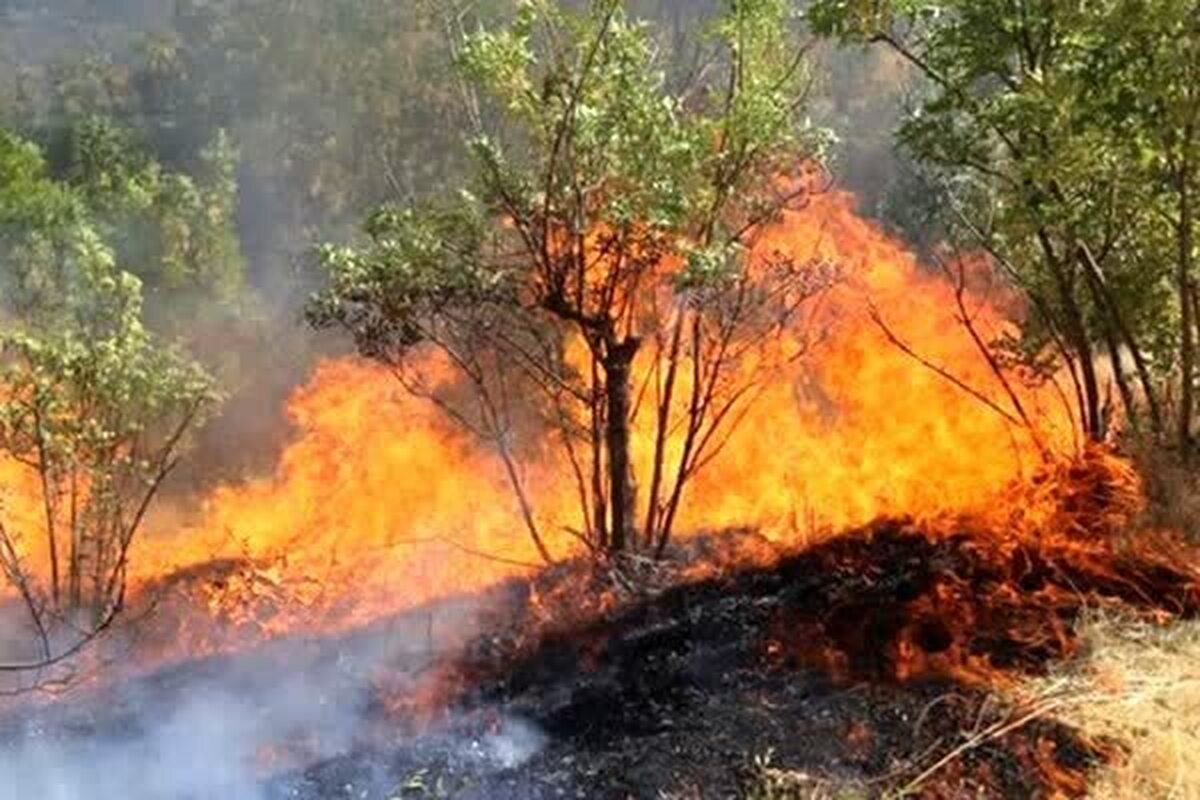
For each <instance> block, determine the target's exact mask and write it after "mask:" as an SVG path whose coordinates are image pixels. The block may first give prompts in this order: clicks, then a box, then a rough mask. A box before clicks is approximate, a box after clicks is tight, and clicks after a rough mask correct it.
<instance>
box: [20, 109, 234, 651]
mask: <svg viewBox="0 0 1200 800" xmlns="http://www.w3.org/2000/svg"><path fill="white" fill-rule="evenodd" d="M99 230H100V228H99V227H98V226H97V225H96V224H95V222H94V221H93V219H92V217H91V213H90V210H89V201H88V199H87V198H86V197H85V196H84V194H83V193H82V192H81V191H80V190H78V189H76V188H75V187H72V186H70V185H68V184H65V183H62V182H59V181H55V180H53V179H51V178H50V177H49V176H48V173H47V169H46V164H45V162H44V160H43V159H42V156H41V154H40V152H39V151H38V149H37V148H36V147H34V146H33V145H32V144H30V143H28V142H24V141H22V140H20V139H18V138H16V137H15V136H12V135H11V134H8V133H4V132H0V278H2V279H3V288H4V293H3V294H2V295H0V297H2V298H3V300H2V301H0V400H2V401H3V402H2V403H0V454H2V455H3V457H5V458H7V459H11V460H14V461H16V462H18V463H19V464H21V465H23V466H24V467H25V468H27V469H29V470H31V471H32V473H33V474H34V475H35V476H36V482H37V485H38V488H39V490H40V491H39V494H40V498H39V499H40V503H41V504H42V507H43V522H42V524H41V526H40V530H36V531H32V530H28V529H21V528H18V527H15V526H11V525H9V524H7V523H6V521H5V520H4V518H3V516H0V571H2V573H3V575H4V576H5V578H6V579H7V580H8V582H9V584H10V585H11V586H12V587H13V588H15V589H16V590H17V591H18V593H19V594H20V596H21V598H22V599H23V600H24V602H25V605H26V607H27V609H28V611H29V614H30V618H31V621H32V623H33V626H34V629H35V630H36V633H37V638H38V642H39V649H40V653H39V654H38V656H37V657H36V658H34V659H33V660H32V661H31V662H30V663H29V664H22V665H8V666H6V667H3V669H4V670H5V671H19V670H27V669H29V670H32V669H37V668H40V667H42V666H45V665H49V664H52V663H55V662H57V661H59V660H61V659H63V658H64V657H66V656H67V655H69V654H71V653H74V652H75V651H76V650H77V649H78V648H79V647H80V646H82V644H83V643H84V642H86V641H87V640H89V639H90V638H92V637H93V636H94V635H95V634H96V633H98V632H99V631H101V630H103V629H104V628H105V627H107V626H108V625H109V624H110V623H111V622H112V621H113V619H115V617H116V615H117V614H118V613H119V611H120V609H121V608H122V604H123V601H124V596H125V588H126V587H125V579H126V574H127V570H128V565H129V555H130V548H131V546H132V545H133V542H134V540H135V538H136V535H137V533H138V531H139V529H140V527H141V524H142V522H143V520H144V518H145V515H146V512H147V511H148V510H149V508H150V506H151V503H152V502H153V500H154V498H155V495H156V494H157V493H158V490H159V489H160V488H161V486H162V482H163V480H164V479H165V478H166V476H167V475H168V474H169V473H170V471H171V470H172V468H173V467H174V466H175V463H176V461H177V458H178V456H179V453H180V451H181V448H182V446H183V444H184V442H185V439H186V437H187V435H188V434H189V433H190V432H191V431H192V430H193V429H194V428H195V427H196V426H197V425H198V424H199V423H200V422H201V421H202V420H203V418H204V415H205V413H206V412H207V411H208V410H209V408H210V407H211V406H212V404H213V402H214V400H215V399H216V398H215V394H214V390H213V386H212V382H211V380H210V379H209V377H208V376H207V375H206V374H205V373H204V371H203V370H202V369H201V368H200V367H199V366H198V365H196V364H194V363H193V362H191V361H189V360H188V359H187V358H185V357H184V356H183V355H182V354H180V353H179V352H178V351H176V350H175V349H173V348H171V347H169V346H166V345H164V344H163V343H162V342H160V341H157V340H156V339H155V337H153V336H152V335H150V334H149V333H148V332H147V330H146V328H145V327H144V326H143V324H142V319H141V313H142V306H141V282H140V281H139V280H138V279H137V278H136V277H135V276H134V275H132V274H130V273H129V272H126V271H124V270H122V269H121V268H120V267H119V266H118V265H117V262H116V260H115V256H114V250H113V248H112V247H111V246H109V244H108V243H107V242H106V241H105V240H104V238H103V236H101V234H100V233H99Z"/></svg>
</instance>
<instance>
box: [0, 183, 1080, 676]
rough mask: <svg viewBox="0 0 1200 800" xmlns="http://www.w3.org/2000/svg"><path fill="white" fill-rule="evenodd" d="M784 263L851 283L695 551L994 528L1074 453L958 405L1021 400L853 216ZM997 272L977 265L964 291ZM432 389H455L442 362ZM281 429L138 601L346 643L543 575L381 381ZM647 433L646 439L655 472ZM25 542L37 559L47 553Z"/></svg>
mask: <svg viewBox="0 0 1200 800" xmlns="http://www.w3.org/2000/svg"><path fill="white" fill-rule="evenodd" d="M777 255H783V256H786V257H788V258H791V259H793V260H795V261H796V262H798V263H806V264H811V265H813V268H814V269H816V268H821V267H822V265H824V266H828V265H831V264H832V265H836V267H837V270H838V272H839V274H841V275H842V276H843V277H844V280H842V281H841V282H839V283H838V284H836V285H835V286H834V287H833V288H832V289H830V290H829V291H828V292H826V293H825V294H824V295H823V296H822V297H821V298H820V299H819V300H818V301H816V302H815V305H814V309H813V310H812V312H811V313H809V314H808V315H807V316H806V319H805V322H804V325H805V327H806V329H805V330H804V331H799V330H798V331H796V333H795V336H796V338H797V342H798V343H800V342H801V340H803V343H804V346H805V349H806V353H805V355H804V357H802V358H799V359H797V360H795V361H794V362H792V363H791V364H790V365H789V366H788V367H787V369H786V371H785V373H784V374H782V375H780V376H778V378H777V379H776V380H773V381H771V382H770V383H769V385H767V386H766V387H765V389H764V391H763V393H762V395H761V396H760V397H758V399H757V400H756V402H755V404H754V405H753V406H752V407H750V410H749V412H748V415H747V416H746V417H745V419H744V421H743V422H742V423H741V425H740V427H738V428H737V430H736V432H735V433H734V434H733V435H732V438H731V440H730V441H729V442H728V444H727V445H726V446H725V447H724V448H723V449H722V451H721V453H720V455H719V457H718V458H717V459H716V460H714V461H713V462H712V463H711V464H710V465H709V466H708V468H707V469H706V470H705V471H703V472H702V473H700V474H699V476H698V477H697V479H696V481H695V482H694V483H693V484H692V485H691V486H690V487H689V489H688V493H687V495H686V497H685V500H684V503H683V508H682V509H681V512H680V520H679V526H678V527H679V530H680V531H681V534H680V535H682V536H686V535H687V534H688V532H694V531H700V530H714V529H721V528H724V527H733V526H739V527H741V526H753V527H756V528H758V529H759V530H761V532H762V533H763V534H764V535H765V536H766V537H768V538H770V539H772V540H774V541H776V542H779V543H783V544H803V543H806V542H809V541H811V540H813V539H814V538H815V537H819V536H822V535H825V534H827V533H829V532H834V531H837V530H840V529H845V528H848V527H852V526H856V525H860V524H864V523H866V522H869V521H870V520H872V519H875V518H877V517H880V516H888V515H895V514H904V515H909V516H912V517H916V518H918V519H933V518H937V517H941V516H944V515H955V514H972V513H975V514H982V513H985V512H994V511H995V505H996V503H997V502H999V501H1001V500H1002V498H1003V497H1005V495H1004V492H1005V490H1006V487H1007V486H1009V485H1010V484H1011V483H1012V482H1014V481H1015V480H1017V479H1020V478H1024V477H1028V476H1029V475H1030V474H1031V473H1032V472H1033V470H1035V469H1036V468H1037V467H1038V465H1039V463H1040V462H1041V461H1042V456H1043V449H1045V450H1049V451H1050V452H1057V453H1066V452H1069V451H1070V450H1071V448H1072V446H1073V443H1072V440H1071V431H1072V424H1071V419H1070V414H1069V412H1068V411H1067V410H1066V408H1067V406H1066V404H1065V403H1064V401H1063V399H1062V396H1061V394H1060V393H1059V391H1058V390H1057V388H1056V387H1054V386H1053V384H1052V383H1049V382H1046V383H1043V384H1042V385H1040V386H1036V387H1030V386H1025V385H1020V386H1019V392H1020V398H1021V400H1022V402H1023V404H1024V407H1025V408H1026V410H1027V412H1028V414H1029V416H1030V417H1031V420H1032V422H1033V423H1034V425H1035V428H1036V430H1037V433H1038V436H1039V437H1040V440H1039V441H1040V444H1039V443H1035V441H1034V438H1033V437H1032V436H1030V435H1028V434H1027V433H1026V432H1023V431H1020V430H1017V429H1015V428H1014V426H1013V425H1012V424H1011V421H1010V420H1008V419H1006V418H1005V416H1003V415H1002V414H1001V413H999V411H998V410H997V409H996V408H993V407H989V405H988V404H987V403H985V402H983V401H981V400H980V399H979V398H978V397H976V396H973V395H972V394H971V393H969V392H968V391H964V389H963V388H962V387H963V386H969V387H972V388H973V389H975V390H976V391H977V393H979V394H982V395H983V396H985V397H987V398H993V399H994V404H995V405H996V406H1000V407H1001V408H1003V407H1005V404H1006V403H1008V402H1009V401H1008V400H1006V399H1005V395H1004V393H1003V392H1002V385H1001V384H1000V382H999V379H998V377H997V375H996V374H995V372H994V371H993V369H992V368H991V367H990V366H989V364H988V363H987V361H986V360H985V359H984V358H983V356H982V354H981V351H980V348H979V346H978V344H977V343H976V342H974V341H972V338H971V337H970V336H968V335H967V332H966V330H965V329H964V326H963V324H962V321H961V320H960V319H959V316H960V314H961V313H962V310H961V309H960V307H959V305H958V304H957V302H956V294H955V288H956V287H955V286H954V285H952V282H951V281H949V280H948V279H947V278H946V277H945V276H944V275H942V274H940V273H939V272H938V271H937V270H935V269H932V268H930V267H927V266H923V265H922V264H920V263H918V260H917V258H916V257H915V256H914V255H913V254H912V253H911V252H909V251H908V250H907V249H906V248H905V247H904V246H903V245H902V244H901V243H899V242H898V241H896V240H895V239H894V238H892V237H890V236H889V235H887V234H885V233H883V232H881V231H880V230H879V229H878V228H877V227H875V226H874V225H873V224H871V223H869V222H867V221H865V220H864V219H862V218H861V217H859V216H858V215H857V214H856V212H855V208H854V201H853V198H852V197H851V196H849V195H847V194H845V193H841V192H828V193H825V194H821V195H818V196H815V197H813V198H812V200H811V202H810V203H809V204H808V205H807V207H805V208H804V209H802V210H797V211H792V212H788V213H787V214H786V215H785V216H784V217H783V218H782V219H781V220H779V221H778V222H777V223H775V224H773V225H772V227H771V228H770V229H768V230H765V231H764V232H763V234H762V236H761V237H760V238H759V241H758V242H757V244H756V245H755V250H754V252H753V253H752V255H751V257H752V258H758V259H766V258H771V257H775V256H777ZM984 272H986V270H985V269H984V268H983V267H981V266H980V265H978V264H975V265H972V269H971V270H969V271H968V274H970V275H975V276H978V275H980V274H983V273H984ZM979 283H980V282H979V281H974V282H973V283H972V287H971V288H972V291H971V292H969V293H968V295H969V296H968V299H967V307H968V310H969V313H970V314H971V321H972V324H973V325H974V326H975V327H976V329H977V330H978V331H980V332H981V334H982V335H985V336H987V337H989V338H990V337H996V336H999V335H1001V334H1003V333H1005V332H1008V331H1009V326H1010V325H1011V322H1010V321H1009V318H1010V316H1011V312H1012V308H1011V304H1010V302H1009V301H1008V300H1006V299H1005V298H1003V297H1002V296H1001V293H1000V292H999V290H995V291H993V292H991V295H990V296H989V295H988V294H987V293H986V292H981V291H980V290H979ZM900 343H902V344H903V347H902V346H900ZM906 349H907V350H908V352H906V351H905V350H906ZM922 362H924V363H922ZM939 368H940V369H941V370H943V371H944V372H946V373H949V374H952V375H953V376H954V378H955V379H956V380H957V381H958V382H959V383H960V384H961V385H955V382H953V381H952V380H949V379H948V378H947V376H946V375H945V374H939V372H938V369H939ZM429 370H430V371H431V372H432V374H434V375H435V377H436V378H437V379H438V380H441V381H450V380H452V379H453V378H452V376H451V374H450V373H449V372H448V371H446V370H444V369H441V368H440V366H439V365H438V364H436V363H434V362H431V363H430V364H429ZM287 413H288V416H289V418H290V419H291V421H292V423H293V424H294V426H295V429H296V435H295V438H294V440H293V442H292V443H291V444H290V445H289V446H288V447H287V449H286V451H285V452H284V453H283V455H282V458H281V460H280V462H279V465H278V467H277V469H276V470H275V473H274V474H273V475H271V476H269V477H265V478H262V479H260V480H255V481H251V482H248V483H245V484H242V485H236V486H228V487H225V488H222V489H220V490H218V491H216V492H215V493H214V494H213V495H212V496H211V497H209V498H208V499H207V500H206V502H205V504H204V511H203V514H202V516H201V519H200V520H199V521H198V522H193V523H191V524H186V525H179V524H177V521H176V520H175V519H174V518H172V517H171V516H170V515H163V517H164V518H165V519H166V520H169V523H170V524H167V523H166V522H164V520H163V519H156V520H152V524H151V525H150V529H149V530H147V531H145V532H144V535H143V536H142V537H141V538H140V540H139V541H138V543H137V544H136V546H135V549H134V552H133V553H132V556H131V573H130V576H129V577H130V584H131V587H132V593H133V594H134V595H135V596H136V595H137V594H138V592H139V591H143V590H148V587H161V585H162V582H163V580H164V578H165V577H166V576H170V575H180V574H185V573H188V572H189V571H196V570H201V569H203V568H204V566H205V565H209V564H214V563H229V564H239V565H248V566H245V567H244V568H239V569H236V570H233V571H232V572H227V573H223V574H222V577H221V578H220V580H215V579H214V580H209V581H207V582H204V583H203V586H204V588H203V592H202V594H203V596H204V600H205V604H206V605H207V613H208V614H209V615H210V616H211V617H213V618H218V619H223V620H225V621H226V622H232V623H234V627H239V626H240V629H241V630H243V631H244V632H246V631H248V635H249V636H251V637H252V638H266V637H274V636H279V635H283V634H287V633H289V632H291V631H294V630H297V629H304V630H306V631H309V632H313V631H317V632H320V631H330V630H339V629H345V628H349V627H352V626H356V625H360V624H363V623H366V622H369V621H370V620H372V619H375V618H378V617H380V616H383V615H387V614H391V613H395V612H397V611H400V610H402V609H405V608H410V607H413V606H415V605H418V604H421V603H423V602H426V601H429V600H432V599H435V598H439V597H443V596H446V595H449V594H452V593H462V592H471V591H474V590H478V589H481V588H483V587H486V586H488V585H491V584H494V583H495V582H497V581H499V580H501V579H503V578H505V577H508V576H512V575H514V574H523V573H526V572H528V571H529V570H530V569H532V568H533V567H534V566H536V565H537V563H538V553H537V550H536V549H535V548H534V546H533V544H532V542H531V541H530V539H529V537H528V535H527V534H526V533H525V530H524V527H523V526H522V525H521V524H520V520H519V517H518V515H517V508H516V501H515V499H514V498H513V496H512V493H511V491H510V489H509V487H508V485H507V484H506V482H505V481H504V479H503V473H502V471H501V469H500V465H499V463H498V461H497V459H496V456H495V455H494V454H493V453H490V452H488V450H487V449H486V448H484V447H482V446H480V445H479V443H478V442H476V441H474V440H472V439H471V438H470V436H469V435H467V434H465V433H464V432H463V431H461V430H459V429H457V428H456V427H455V426H454V425H453V423H452V422H450V421H448V420H447V419H446V417H445V416H444V415H443V414H442V413H441V412H440V411H439V409H437V408H436V407H435V406H434V405H432V404H431V403H429V402H428V401H427V400H423V399H420V398H416V397H413V396H411V395H409V394H407V393H406V392H405V391H404V390H403V388H402V387H401V386H400V385H399V383H398V382H397V380H396V379H395V377H394V376H393V375H392V374H391V373H389V372H388V371H387V370H385V369H383V368H380V367H377V366H374V365H372V364H369V363H366V362H364V361H362V360H359V359H356V358H346V359H340V360H331V361H327V362H325V363H323V364H321V365H320V366H319V367H318V368H317V369H316V371H315V372H314V374H313V376H312V379H311V380H310V381H309V383H308V384H307V385H306V386H304V387H303V388H301V389H299V390H298V391H297V392H296V393H295V395H294V396H293V397H292V399H291V401H290V402H289V404H288V408H287ZM650 416H652V415H650V414H643V415H642V418H641V420H640V423H639V425H638V426H637V427H636V429H635V432H634V433H635V441H634V452H635V456H637V454H642V455H641V458H642V460H643V461H644V460H645V458H646V454H647V453H648V452H649V451H650V449H651V442H652V438H653V429H652V424H651V420H650V419H649V417H650ZM1039 448H1042V449H1039ZM544 449H545V450H547V451H548V450H549V449H550V448H544ZM523 452H534V453H539V452H541V450H539V449H538V448H537V447H525V448H523ZM523 468H524V469H525V471H526V475H525V479H526V482H527V484H528V486H529V489H530V495H531V499H532V502H533V505H534V507H535V509H536V513H537V515H538V519H539V520H540V521H541V522H542V526H541V527H542V529H543V531H544V532H545V535H546V537H547V538H548V540H549V546H550V550H551V552H552V553H554V555H555V556H556V557H560V558H565V557H568V556H570V555H571V554H573V553H577V552H578V551H579V548H580V545H579V543H578V541H577V539H576V537H575V536H573V535H572V534H570V533H569V532H567V531H566V530H565V528H566V527H567V526H568V525H569V524H570V523H569V521H570V519H571V514H572V510H573V505H572V504H573V503H574V502H575V499H574V494H573V490H572V488H571V487H570V486H569V485H568V481H567V478H566V477H565V476H566V474H567V473H566V472H565V471H564V470H562V469H561V465H560V464H558V463H557V462H556V460H555V458H554V457H553V456H552V455H551V454H549V452H547V453H546V454H545V456H544V457H542V458H533V459H531V460H527V463H524V464H523ZM643 472H644V470H643ZM0 485H3V486H5V487H8V492H7V498H6V502H5V507H4V513H5V515H6V516H5V519H6V520H7V524H8V525H9V527H10V528H19V529H22V530H25V531H36V530H37V519H38V517H37V508H38V500H37V497H38V492H37V487H36V485H35V484H33V483H32V482H31V479H30V477H29V475H28V471H27V470H25V469H24V468H21V467H18V466H16V465H13V464H11V463H8V464H0ZM24 541H26V542H30V543H31V544H30V552H29V553H28V554H27V557H28V558H29V559H32V560H34V561H36V559H37V552H36V546H34V544H33V542H35V541H36V536H35V534H33V533H27V534H26V535H25V538H24ZM263 597H267V598H270V602H269V603H268V604H267V605H269V608H264V607H263V604H262V603H261V602H259V600H261V598H263ZM193 634H194V635H193V636H190V637H189V636H182V637H181V638H180V642H179V643H177V645H176V647H179V648H183V649H184V650H185V651H186V653H187V654H188V655H195V654H196V653H197V652H204V651H205V650H206V649H215V648H219V647H221V646H222V645H221V642H220V641H216V640H212V639H211V638H210V635H209V632H206V631H204V630H197V631H195V632H193Z"/></svg>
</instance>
